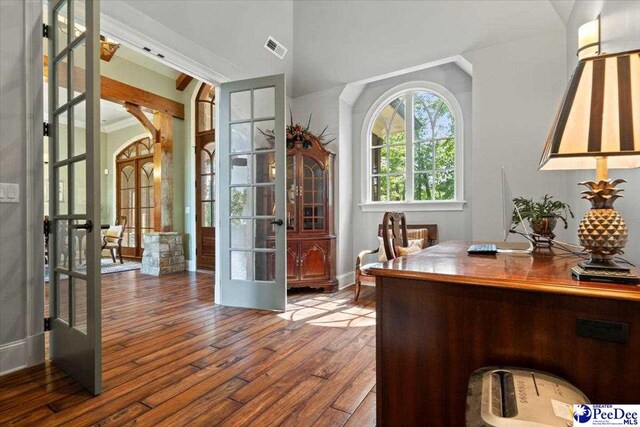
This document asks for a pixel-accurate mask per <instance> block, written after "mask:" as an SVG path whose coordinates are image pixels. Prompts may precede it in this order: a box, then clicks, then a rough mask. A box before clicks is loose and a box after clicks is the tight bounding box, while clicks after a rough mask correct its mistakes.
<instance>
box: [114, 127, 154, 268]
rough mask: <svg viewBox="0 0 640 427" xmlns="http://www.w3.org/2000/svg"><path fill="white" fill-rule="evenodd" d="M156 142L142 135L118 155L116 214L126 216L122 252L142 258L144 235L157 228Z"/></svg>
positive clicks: (125, 254)
mask: <svg viewBox="0 0 640 427" xmlns="http://www.w3.org/2000/svg"><path fill="white" fill-rule="evenodd" d="M153 156H154V144H153V141H151V139H150V138H148V137H147V138H142V139H139V140H137V141H135V142H133V143H132V144H131V145H129V146H127V147H125V148H124V149H122V150H121V151H120V153H118V154H117V155H116V173H117V175H116V212H117V214H116V216H117V217H118V218H122V217H124V218H126V224H127V226H126V227H125V229H124V232H123V237H122V255H123V256H128V257H136V258H139V257H142V254H143V251H144V234H145V233H149V232H151V231H154V225H155V218H154V215H155V209H154V207H155V203H154V186H153V165H154V163H153Z"/></svg>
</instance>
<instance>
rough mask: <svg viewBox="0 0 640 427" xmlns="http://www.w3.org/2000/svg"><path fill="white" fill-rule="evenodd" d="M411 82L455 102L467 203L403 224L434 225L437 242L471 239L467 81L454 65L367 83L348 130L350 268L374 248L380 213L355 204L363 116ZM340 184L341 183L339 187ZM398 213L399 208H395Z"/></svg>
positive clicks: (416, 216)
mask: <svg viewBox="0 0 640 427" xmlns="http://www.w3.org/2000/svg"><path fill="white" fill-rule="evenodd" d="M412 81H428V82H432V83H437V84H439V85H441V86H443V87H445V88H446V89H448V90H449V91H450V92H451V93H452V94H453V96H454V97H455V98H456V99H457V101H458V103H459V104H460V107H461V109H462V116H463V123H464V141H462V143H463V144H464V170H465V182H464V189H465V190H464V191H465V193H466V194H464V195H462V196H461V197H462V199H463V200H467V201H468V203H467V204H466V205H465V206H464V210H462V211H447V212H445V211H439V212H436V211H433V212H426V211H422V212H406V215H407V221H408V222H409V223H412V224H438V229H439V230H438V232H439V233H440V240H441V241H442V240H464V239H468V238H469V236H470V235H471V208H472V203H471V202H470V201H469V199H470V197H469V195H470V190H471V176H472V175H471V141H472V122H473V119H472V114H471V111H472V110H471V107H472V104H471V93H472V82H471V77H470V76H469V75H468V74H467V73H466V72H464V71H463V70H462V69H460V67H458V66H457V65H456V64H453V63H450V64H446V65H441V66H437V67H434V68H430V69H426V70H421V71H417V72H413V73H409V74H404V75H402V76H398V77H394V78H390V79H385V80H380V81H377V82H375V83H370V84H369V85H367V87H366V88H365V89H364V91H363V92H362V94H361V95H360V97H359V98H358V100H357V101H356V102H355V103H354V105H353V129H352V141H353V146H352V150H353V151H352V156H353V162H352V164H353V170H352V179H353V199H352V206H353V230H352V233H353V234H352V239H353V253H352V256H351V260H350V261H351V264H352V266H351V268H353V263H354V260H355V256H356V255H357V253H358V252H360V251H361V250H363V249H372V248H375V247H377V242H378V240H377V237H376V236H377V229H378V224H380V223H381V222H382V215H383V212H363V211H362V208H361V207H360V206H359V204H360V203H361V202H362V200H360V197H361V186H362V184H363V183H362V180H361V176H362V175H361V173H362V169H363V168H366V164H364V161H363V160H364V159H363V158H362V144H366V143H367V141H363V140H362V129H363V127H364V126H367V124H366V123H364V120H365V116H366V114H367V112H368V111H369V109H370V108H371V107H372V106H373V105H374V103H375V102H376V100H377V99H378V98H379V97H380V96H382V95H383V94H384V93H385V92H387V91H388V90H391V89H393V88H394V87H395V86H398V85H400V84H402V83H406V82H412ZM342 184H343V183H342V182H341V183H340V185H342ZM399 209H402V208H399Z"/></svg>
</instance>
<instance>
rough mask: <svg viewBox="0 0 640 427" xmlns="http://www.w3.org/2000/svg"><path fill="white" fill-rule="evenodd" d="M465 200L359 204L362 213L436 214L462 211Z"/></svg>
mask: <svg viewBox="0 0 640 427" xmlns="http://www.w3.org/2000/svg"><path fill="white" fill-rule="evenodd" d="M466 203H467V202H466V201H465V200H442V201H432V202H367V203H360V209H362V212H387V211H404V212H438V211H461V210H464V205H465V204H466Z"/></svg>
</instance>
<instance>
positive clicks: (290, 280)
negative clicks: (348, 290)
mask: <svg viewBox="0 0 640 427" xmlns="http://www.w3.org/2000/svg"><path fill="white" fill-rule="evenodd" d="M334 158H335V154H334V153H331V152H330V151H327V150H326V149H325V148H324V146H323V145H322V143H320V141H318V140H317V139H312V141H311V146H310V147H308V148H305V147H303V146H302V144H296V145H295V146H294V147H293V148H290V149H289V150H287V217H286V219H285V222H286V226H287V287H288V288H303V287H310V288H323V289H324V290H327V291H330V292H333V291H335V290H336V289H337V288H338V281H337V280H336V261H335V259H336V236H335V234H334V230H333V161H334ZM270 167H271V166H270ZM270 270H271V271H273V269H272V268H270ZM270 277H271V278H273V275H272V274H271V273H270Z"/></svg>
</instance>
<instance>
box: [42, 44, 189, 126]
mask: <svg viewBox="0 0 640 427" xmlns="http://www.w3.org/2000/svg"><path fill="white" fill-rule="evenodd" d="M48 61H49V60H48V57H47V56H46V55H45V56H44V72H45V76H48ZM59 72H60V75H59V79H58V80H59V81H60V82H62V84H61V86H62V87H66V81H67V74H66V67H62V68H61V70H60V71H59ZM84 76H85V72H84V70H81V69H79V68H77V67H74V70H73V76H72V82H73V85H74V87H77V88H78V89H80V90H82V91H84V89H83V88H84V87H85V82H84V79H85V77H84ZM100 97H101V98H102V99H105V100H107V101H111V102H115V103H117V104H121V105H124V104H125V103H129V104H135V105H138V106H140V107H144V108H148V109H150V110H152V111H160V112H163V113H165V114H169V115H170V116H173V117H175V118H177V119H181V120H184V117H185V116H184V104H182V103H180V102H177V101H174V100H172V99H169V98H165V97H163V96H160V95H156V94H154V93H151V92H147V91H146V90H143V89H139V88H137V87H135V86H131V85H128V84H126V83H122V82H119V81H117V80H114V79H111V78H109V77H106V76H100Z"/></svg>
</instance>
